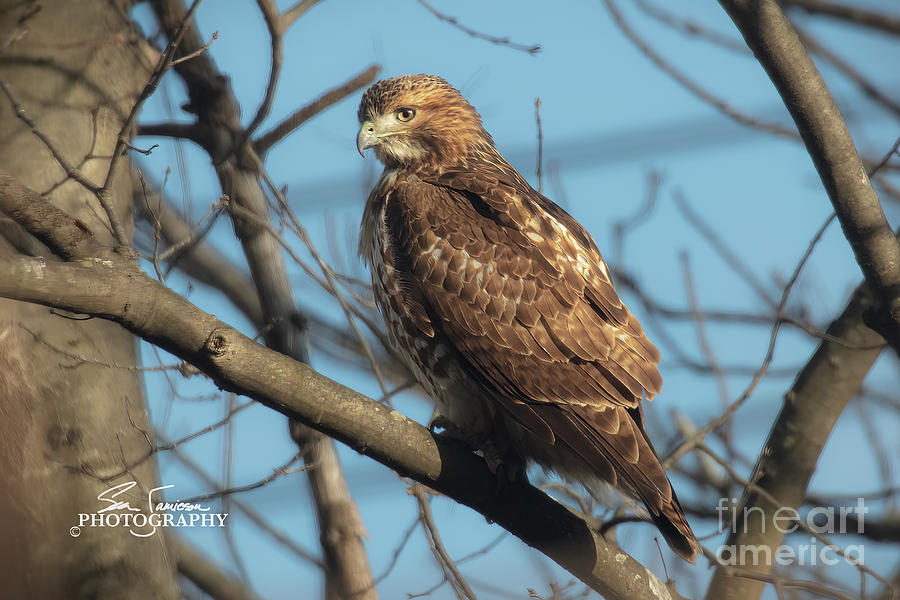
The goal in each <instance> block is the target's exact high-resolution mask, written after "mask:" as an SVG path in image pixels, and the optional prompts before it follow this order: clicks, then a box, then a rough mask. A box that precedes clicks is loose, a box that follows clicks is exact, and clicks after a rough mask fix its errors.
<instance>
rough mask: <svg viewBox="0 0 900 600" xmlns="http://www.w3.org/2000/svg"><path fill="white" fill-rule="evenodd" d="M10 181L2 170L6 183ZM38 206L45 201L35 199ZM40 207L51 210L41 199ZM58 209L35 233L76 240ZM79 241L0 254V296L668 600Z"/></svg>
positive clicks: (590, 575)
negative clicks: (95, 328)
mask: <svg viewBox="0 0 900 600" xmlns="http://www.w3.org/2000/svg"><path fill="white" fill-rule="evenodd" d="M5 179H6V177H5V176H4V174H3V173H0V183H2V182H3V181H4V180H5ZM3 189H5V188H3V187H0V211H3V212H5V213H7V214H20V215H21V214H22V213H23V212H28V207H27V206H23V203H24V202H25V201H24V200H22V198H21V196H17V195H14V194H4V193H2V190H3ZM34 204H35V205H42V204H44V203H43V201H41V200H39V199H38V200H36V201H35V202H34ZM36 210H42V211H44V210H46V211H49V212H54V209H52V207H49V209H48V208H47V207H45V206H40V208H37V209H36ZM55 212H56V213H58V214H57V215H56V216H55V217H54V219H52V220H51V219H47V220H46V221H43V220H39V219H34V218H32V219H30V221H29V223H30V226H29V227H28V229H29V231H31V233H32V234H34V235H36V236H37V237H39V238H40V239H43V240H46V242H47V243H48V246H50V247H57V246H63V245H66V244H68V245H69V246H70V247H71V245H72V242H71V241H69V242H67V241H66V238H65V236H66V235H67V233H68V232H71V231H73V230H77V229H79V227H78V225H77V223H76V222H75V221H74V219H69V218H67V217H66V216H65V215H64V214H63V213H61V212H59V211H55ZM51 222H52V223H54V224H51ZM57 232H59V234H57ZM57 237H59V239H57ZM81 237H82V239H81V240H76V241H75V242H74V246H75V247H77V248H79V250H80V252H79V255H78V256H73V258H77V259H78V260H77V262H71V263H58V262H51V261H46V260H43V259H41V258H26V257H15V258H9V257H0V297H8V298H13V299H16V300H22V301H26V302H35V303H39V304H45V305H50V306H55V307H58V308H63V309H65V310H71V311H73V312H81V313H86V314H91V315H95V316H99V317H102V318H106V319H109V320H113V321H115V322H118V323H120V324H121V325H123V326H124V327H126V328H127V329H129V330H130V331H132V332H133V333H135V334H136V335H139V336H141V337H142V338H143V339H145V340H147V341H149V342H150V343H153V344H156V345H158V346H159V347H161V348H163V349H165V350H167V351H168V352H171V353H172V354H175V355H176V356H179V357H181V358H182V359H184V360H187V361H189V362H191V363H192V364H194V365H195V366H197V367H198V368H199V369H201V370H202V371H203V372H205V373H206V374H207V375H209V376H210V377H211V378H212V379H213V380H214V381H215V382H216V384H217V385H218V386H219V387H221V388H222V389H225V390H229V391H232V392H235V393H239V394H243V395H246V396H248V397H250V398H253V399H255V400H257V401H259V402H260V403H262V404H263V405H265V406H268V407H269V408H272V409H274V410H277V411H279V412H281V413H283V414H285V415H287V416H290V417H292V418H296V419H298V420H299V421H301V422H303V423H305V424H307V425H309V426H311V427H313V428H315V429H317V430H319V431H321V432H323V433H325V434H327V435H329V436H331V437H334V438H335V439H338V440H340V441H342V442H344V443H345V444H347V445H349V446H350V447H351V448H353V449H355V450H357V451H358V452H360V453H362V454H365V455H366V456H370V457H372V458H374V459H375V460H377V461H379V462H381V463H382V464H384V465H386V466H388V467H390V468H391V469H394V470H395V471H397V472H398V473H400V474H401V475H403V476H407V477H410V478H411V479H414V480H416V481H418V482H420V483H423V484H425V485H427V486H428V487H430V488H432V489H434V490H437V491H439V492H441V493H443V494H446V495H447V496H449V497H450V498H452V499H454V500H455V501H457V502H459V503H461V504H465V505H467V506H469V507H471V508H473V509H475V510H477V511H478V512H480V513H481V514H483V515H484V516H485V517H486V518H488V519H489V520H491V521H493V522H496V523H498V524H499V525H501V526H502V527H504V528H505V529H507V530H508V531H510V532H512V533H514V534H515V535H516V536H518V537H519V538H520V539H522V540H523V541H524V542H525V543H527V544H529V545H531V546H534V547H535V548H537V549H538V550H540V551H541V552H543V553H544V554H546V555H547V556H548V557H550V558H551V559H553V560H554V561H556V562H557V563H558V564H560V565H561V566H563V567H564V568H566V569H568V570H569V571H570V572H571V573H572V574H573V575H575V576H576V577H578V578H579V579H581V580H582V581H584V582H585V583H587V584H588V585H590V586H591V587H592V588H593V589H595V590H597V591H599V592H600V593H602V594H604V595H605V596H606V597H607V598H610V599H614V600H615V599H621V600H640V599H644V598H646V599H651V598H669V597H671V596H670V594H669V592H668V590H667V588H666V586H665V585H664V584H663V583H662V582H660V581H659V579H657V578H656V577H655V576H654V575H653V574H652V573H650V572H649V571H647V569H645V568H644V567H643V566H642V565H641V564H640V563H638V562H637V561H635V560H634V559H633V558H631V557H630V556H628V555H627V554H626V553H625V552H623V551H622V550H620V549H618V548H617V547H615V546H613V545H610V544H608V543H607V542H606V541H605V540H603V539H602V538H601V537H599V536H598V535H597V533H596V532H595V531H594V530H593V529H592V528H591V526H590V525H589V524H588V523H586V522H585V521H584V520H583V519H581V518H580V517H578V516H576V515H575V514H574V513H573V512H572V511H570V510H569V509H567V508H566V507H564V506H563V505H562V504H560V503H558V502H557V501H555V500H553V499H552V498H550V497H549V496H547V495H546V494H544V493H543V492H541V491H540V490H538V489H537V488H534V487H532V486H531V485H529V484H527V483H524V482H519V483H511V484H508V485H503V486H498V484H497V480H496V478H495V476H494V475H493V474H492V473H491V472H490V470H489V469H488V468H487V465H486V464H485V462H484V460H483V459H481V458H480V457H478V456H477V455H475V454H473V453H472V452H470V451H469V450H467V449H464V448H462V447H460V446H459V445H458V444H457V443H456V442H454V441H451V440H446V439H444V438H441V437H440V436H435V435H433V434H432V433H431V432H429V430H428V429H427V428H425V427H423V426H421V425H419V424H418V423H415V422H414V421H411V420H410V419H408V418H407V417H405V416H404V415H402V414H400V413H398V412H396V411H394V410H392V409H391V408H389V407H387V406H385V405H384V404H382V403H380V402H377V401H375V400H372V399H370V398H367V397H365V396H363V395H361V394H359V393H357V392H354V391H353V390H350V389H349V388H346V387H344V386H342V385H341V384H339V383H337V382H334V381H332V380H330V379H328V378H326V377H324V376H322V375H320V374H318V373H316V372H315V371H313V370H312V369H311V368H310V367H308V366H306V365H304V364H302V363H300V362H297V361H295V360H293V359H291V358H289V357H287V356H285V355H284V354H281V353H279V352H275V351H274V350H270V349H268V348H265V347H263V346H260V345H259V344H257V343H255V342H254V341H253V340H251V339H250V338H248V337H246V336H244V335H243V334H241V333H240V332H238V331H237V330H235V329H233V328H231V327H229V326H228V325H226V324H225V323H223V322H221V321H219V320H218V319H216V318H215V317H214V316H212V315H209V314H207V313H205V312H203V311H201V310H199V309H198V308H197V307H195V306H194V305H193V304H191V303H190V302H188V301H187V300H185V299H184V298H183V297H181V296H179V295H178V294H176V293H175V292H173V291H171V290H169V289H168V288H166V287H164V286H163V285H161V284H160V283H158V282H157V281H155V280H153V279H151V278H150V277H149V276H147V275H146V274H145V273H144V272H143V271H141V270H140V269H138V268H137V266H136V265H135V264H134V262H133V261H132V260H131V259H129V258H128V257H123V256H121V255H119V254H117V253H116V252H114V251H111V250H108V249H105V248H102V247H100V246H99V245H97V244H96V243H94V242H93V241H92V240H91V239H90V234H89V233H88V232H86V231H82V234H81ZM82 252H83V254H81V253H82Z"/></svg>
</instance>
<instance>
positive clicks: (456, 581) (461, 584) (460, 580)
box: [411, 483, 477, 600]
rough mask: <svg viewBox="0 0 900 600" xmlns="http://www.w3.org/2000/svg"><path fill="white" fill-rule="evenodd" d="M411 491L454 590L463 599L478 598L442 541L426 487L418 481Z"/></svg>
mask: <svg viewBox="0 0 900 600" xmlns="http://www.w3.org/2000/svg"><path fill="white" fill-rule="evenodd" d="M411 493H412V495H413V496H414V497H415V498H416V501H417V502H418V504H419V518H420V519H421V520H422V525H423V526H424V528H425V533H426V535H427V537H428V541H429V543H430V545H431V551H432V552H433V553H434V558H435V560H436V561H437V563H438V566H439V567H440V568H441V571H443V572H444V576H445V577H446V578H447V580H448V581H449V582H450V586H451V587H452V588H453V591H454V592H456V595H457V596H458V597H459V598H460V599H461V600H462V599H463V598H464V599H465V600H477V598H476V597H475V592H473V591H472V588H471V587H469V584H468V583H467V582H466V579H465V577H463V575H462V573H460V572H459V568H458V567H457V566H456V563H455V562H453V559H452V558H450V553H448V552H447V548H446V547H445V546H444V542H443V541H441V534H440V532H439V531H438V528H437V524H436V523H435V522H434V515H432V514H431V502H430V501H429V499H428V497H427V496H426V495H425V488H424V487H423V486H421V485H419V484H418V483H416V484H413V486H412V488H411Z"/></svg>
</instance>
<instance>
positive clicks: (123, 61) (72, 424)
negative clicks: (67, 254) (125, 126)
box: [0, 0, 178, 599]
mask: <svg viewBox="0 0 900 600" xmlns="http://www.w3.org/2000/svg"><path fill="white" fill-rule="evenodd" d="M33 8H34V6H33V5H32V4H30V3H23V2H13V1H7V0H3V1H2V2H0V39H2V44H3V45H4V48H3V51H2V53H0V79H2V80H3V82H4V83H5V84H6V86H8V89H9V90H10V91H11V92H12V93H13V94H14V96H15V97H16V99H17V100H18V101H19V102H20V104H21V106H22V108H23V109H24V110H25V111H27V114H28V116H30V117H31V118H32V119H33V120H34V121H35V122H36V124H37V125H38V127H39V129H40V131H42V132H43V133H45V134H46V135H47V136H49V138H50V139H51V140H52V143H53V145H54V147H55V148H56V149H57V150H58V151H59V152H60V153H61V154H62V155H63V156H64V157H65V158H66V159H67V160H68V162H70V163H72V164H74V165H75V166H77V167H78V168H79V170H80V171H81V173H82V174H83V175H84V176H85V177H86V178H88V179H90V180H91V181H92V182H95V183H96V184H97V185H98V186H100V185H102V184H103V182H104V179H105V177H106V173H107V170H108V165H109V156H110V154H111V153H112V150H113V147H114V145H115V143H116V139H117V137H118V134H119V130H120V128H121V127H122V123H123V121H124V118H125V116H126V115H127V114H128V112H129V110H130V108H131V106H132V103H133V102H134V99H135V97H136V96H137V94H138V93H139V92H140V90H141V89H142V88H143V86H144V84H145V83H146V80H147V78H148V76H149V74H150V71H151V69H152V64H153V62H152V60H153V56H152V54H149V55H148V54H147V53H146V50H147V48H146V47H145V46H144V45H143V43H142V42H141V40H140V38H139V36H138V35H137V34H136V32H135V31H134V30H133V29H132V27H131V24H130V21H129V19H128V17H127V10H128V6H127V4H126V3H125V2H118V3H117V2H110V1H105V0H94V1H83V2H77V3H76V2H70V1H68V0H56V1H53V0H49V1H45V2H42V3H41V6H40V7H39V10H37V11H36V12H34V11H32V9H33ZM29 14H30V15H31V16H30V17H28V18H26V19H24V20H20V19H22V18H23V17H24V16H27V15H29ZM0 140H2V143H0V165H2V166H3V168H4V169H6V170H8V171H10V172H11V173H13V174H15V176H16V177H18V178H20V179H21V180H22V181H24V182H26V183H27V184H28V185H30V186H33V187H34V188H36V189H38V190H42V191H45V192H48V193H47V195H46V198H47V199H49V201H50V202H52V203H53V205H55V206H57V207H60V208H62V209H64V210H65V211H66V212H67V213H69V214H70V215H73V216H75V217H77V218H78V219H79V220H80V221H81V222H82V223H83V224H85V225H86V226H87V227H90V229H91V230H92V231H93V232H94V233H95V238H96V239H97V240H100V241H103V242H104V243H107V244H112V238H111V236H110V234H109V233H108V232H109V224H108V222H107V220H106V216H105V214H104V211H103V210H102V209H101V208H100V206H99V204H98V201H97V199H96V197H95V196H94V195H92V194H91V193H89V192H88V191H87V190H85V189H84V188H83V187H82V186H81V185H80V184H78V183H76V182H75V181H72V180H71V179H70V180H68V181H66V182H65V183H62V182H63V181H64V180H65V179H66V173H65V172H64V171H63V169H62V168H61V167H60V165H59V163H58V162H57V161H56V160H55V159H54V158H53V157H52V156H51V155H50V152H48V149H47V147H46V145H45V144H44V143H42V142H41V141H40V140H39V139H38V138H37V137H35V135H34V134H33V132H32V131H30V128H29V127H28V126H26V125H25V123H23V121H22V120H20V119H19V118H17V116H16V113H15V111H14V110H13V108H12V104H11V102H10V100H9V98H8V97H7V95H6V94H0ZM58 184H62V185H58ZM128 190H129V182H128V180H127V177H126V178H117V180H116V182H115V185H114V187H113V190H112V191H113V192H114V194H113V195H114V202H115V208H114V210H115V212H116V214H117V215H118V216H119V220H120V222H121V223H123V224H126V223H127V224H128V227H129V230H130V221H131V219H130V215H131V204H130V194H129V193H128ZM0 220H5V221H7V224H9V220H8V219H7V218H6V217H5V216H4V215H3V214H0ZM3 231H4V233H9V232H10V231H11V229H9V228H7V227H4V228H3ZM21 233H22V232H21V231H20V232H19V234H21ZM10 242H12V243H10ZM15 248H18V249H23V248H24V249H27V250H29V251H41V246H40V244H37V243H34V240H29V239H28V237H27V236H24V235H10V239H5V238H0V256H3V257H4V258H9V257H10V256H11V255H12V254H15ZM93 361H97V362H93ZM138 362H139V360H138V356H137V346H136V339H135V338H134V336H132V334H131V333H129V332H128V331H127V330H126V329H124V328H122V327H121V326H119V325H116V324H114V323H111V322H108V321H103V320H99V319H91V320H81V319H72V318H69V316H67V315H65V314H62V313H59V312H58V311H56V312H54V311H51V310H48V309H47V308H45V307H40V306H36V305H33V304H26V303H21V302H15V301H12V300H0V531H2V532H3V543H2V544H0V548H2V549H3V550H2V551H0V552H2V557H0V589H2V590H3V595H4V597H10V598H34V599H42V598H54V599H55V598H76V599H77V598H117V599H118V598H148V597H153V598H177V597H178V590H177V587H176V585H175V572H174V564H173V561H172V559H171V557H170V556H169V555H168V553H167V551H166V547H165V540H164V538H163V536H162V535H153V536H151V537H148V538H143V539H142V538H139V537H135V536H132V535H130V534H129V532H128V530H127V529H125V528H93V529H84V530H82V531H81V535H80V536H78V537H73V535H70V528H71V527H73V526H74V525H77V524H78V515H79V513H93V512H96V511H97V510H98V509H100V508H101V507H102V504H101V503H100V502H99V501H98V499H97V495H98V494H99V493H101V492H102V491H103V490H106V489H108V488H110V487H112V486H113V485H116V484H119V483H123V482H126V481H136V482H137V483H138V488H135V489H136V490H137V489H140V490H144V492H146V490H148V489H150V488H153V487H156V486H157V485H158V483H157V481H156V469H155V463H154V462H153V461H148V462H145V463H144V464H143V465H141V466H139V467H137V468H135V469H133V470H132V471H131V472H129V473H128V474H125V475H123V476H121V477H116V478H113V479H109V480H107V481H104V480H102V478H105V477H107V476H109V475H110V474H113V473H117V472H120V471H121V470H122V464H123V462H126V461H133V460H135V459H136V458H137V457H139V456H142V455H144V454H145V453H146V451H147V445H148V437H147V435H146V432H147V431H149V427H148V424H147V415H146V409H145V406H144V398H143V394H142V387H141V382H140V379H139V373H138V372H136V371H134V370H128V369H127V368H115V367H111V366H108V365H109V364H112V363H117V364H118V365H121V366H122V367H128V366H133V365H135V364H137V363H138ZM135 496H136V497H131V498H129V501H130V503H131V504H132V506H140V507H141V509H142V510H144V511H146V510H147V507H146V503H145V502H144V501H143V499H142V498H141V496H143V497H144V498H146V494H145V493H143V494H142V493H140V492H136V493H135Z"/></svg>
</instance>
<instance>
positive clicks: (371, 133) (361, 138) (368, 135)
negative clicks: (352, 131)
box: [356, 121, 378, 158]
mask: <svg viewBox="0 0 900 600" xmlns="http://www.w3.org/2000/svg"><path fill="white" fill-rule="evenodd" d="M376 145H378V134H377V133H375V125H374V124H373V123H372V121H364V122H363V124H362V125H360V126H359V133H358V134H357V135H356V149H357V150H359V155H360V156H362V157H363V158H365V156H366V155H365V154H363V151H364V150H365V149H366V148H372V147H373V146H376Z"/></svg>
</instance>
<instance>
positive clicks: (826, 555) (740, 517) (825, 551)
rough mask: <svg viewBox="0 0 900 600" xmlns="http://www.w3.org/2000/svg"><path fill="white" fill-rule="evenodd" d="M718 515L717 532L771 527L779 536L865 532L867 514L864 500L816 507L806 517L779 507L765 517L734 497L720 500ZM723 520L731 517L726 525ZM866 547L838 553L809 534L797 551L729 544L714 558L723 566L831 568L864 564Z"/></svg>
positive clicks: (762, 530) (786, 546)
mask: <svg viewBox="0 0 900 600" xmlns="http://www.w3.org/2000/svg"><path fill="white" fill-rule="evenodd" d="M716 512H718V513H719V533H722V532H725V531H727V530H729V529H730V531H732V532H733V533H745V532H751V531H752V532H758V533H760V534H765V533H766V531H767V528H768V530H769V531H770V532H771V529H772V528H774V530H775V531H777V532H780V533H781V534H785V535H786V534H789V533H795V532H798V531H802V532H806V533H807V534H809V533H810V532H812V533H816V534H822V535H827V534H834V533H850V534H853V533H857V534H861V533H863V532H864V530H865V515H866V513H868V512H869V508H868V507H867V506H866V503H865V500H864V499H863V498H857V499H856V504H855V505H852V506H840V507H834V506H816V507H814V508H811V509H810V510H809V511H808V512H807V513H806V515H805V516H801V515H800V513H799V512H797V510H796V509H794V508H793V507H790V506H782V507H781V508H778V509H776V510H775V511H774V512H772V513H771V514H770V515H767V514H766V513H765V511H763V509H762V508H760V507H758V506H750V507H746V506H744V507H740V508H739V503H738V499H737V498H719V503H718V505H717V506H716ZM726 518H730V519H729V521H728V522H726ZM864 553H865V547H864V545H863V544H851V545H848V546H846V547H844V548H843V550H842V551H840V553H839V550H838V548H837V546H834V545H833V544H828V543H825V542H823V541H822V540H820V539H819V538H817V537H816V536H814V535H810V537H809V543H808V544H807V543H804V544H799V545H798V546H797V547H796V548H795V547H794V546H792V545H790V544H781V545H779V546H775V547H774V548H773V547H772V546H770V545H768V544H762V545H753V544H732V545H728V544H725V545H722V546H719V548H718V549H717V550H716V557H717V558H718V559H719V561H720V562H721V563H722V564H726V565H731V566H748V565H753V566H759V565H773V564H776V565H781V566H787V565H794V564H796V565H800V566H815V565H818V564H823V565H827V566H833V565H836V564H838V563H839V562H841V560H844V561H846V562H847V563H849V564H851V565H859V564H861V563H863V562H864Z"/></svg>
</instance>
